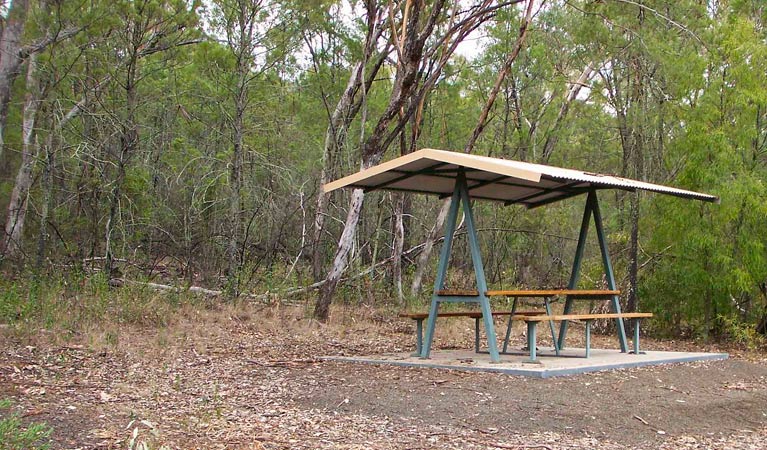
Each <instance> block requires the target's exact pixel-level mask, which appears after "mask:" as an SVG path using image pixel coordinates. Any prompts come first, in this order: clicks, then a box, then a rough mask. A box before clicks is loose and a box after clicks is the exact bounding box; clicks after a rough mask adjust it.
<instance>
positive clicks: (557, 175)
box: [323, 149, 719, 208]
mask: <svg viewBox="0 0 767 450" xmlns="http://www.w3.org/2000/svg"><path fill="white" fill-rule="evenodd" d="M460 171H463V172H464V173H465V176H466V180H467V182H468V185H469V194H470V195H471V197H472V198H475V199H482V200H493V201H499V202H504V203H505V204H507V205H511V204H522V205H525V206H527V207H529V208H533V207H536V206H541V205H545V204H548V203H552V202H556V201H559V200H563V199H565V198H569V197H573V196H576V195H579V194H582V193H585V192H588V191H589V190H591V189H623V190H627V191H634V190H636V189H641V190H645V191H651V192H658V193H661V194H667V195H673V196H676V197H682V198H688V199H695V200H702V201H705V202H716V203H718V202H719V198H718V197H716V196H714V195H709V194H703V193H700V192H693V191H687V190H684V189H677V188H673V187H668V186H662V185H659V184H652V183H646V182H644V181H637V180H631V179H628V178H620V177H616V176H612V175H602V174H598V173H592V172H583V171H580V170H573V169H563V168H560V167H552V166H544V165H542V164H532V163H527V162H522V161H512V160H507V159H500V158H491V157H488V156H477V155H469V154H466V153H458V152H448V151H444V150H434V149H423V150H419V151H417V152H413V153H410V154H408V155H405V156H401V157H399V158H396V159H393V160H391V161H387V162H385V163H382V164H379V165H377V166H373V167H371V168H369V169H365V170H362V171H360V172H357V173H355V174H353V175H349V176H347V177H344V178H341V179H339V180H336V181H333V182H331V183H328V184H326V185H325V186H323V190H324V191H325V192H330V191H333V190H335V189H339V188H343V187H353V188H362V189H365V191H373V190H378V189H385V190H391V191H406V192H418V193H423V194H434V195H439V196H441V197H448V196H450V195H451V194H452V193H453V187H454V184H455V179H456V177H457V175H458V173H459V172H460Z"/></svg>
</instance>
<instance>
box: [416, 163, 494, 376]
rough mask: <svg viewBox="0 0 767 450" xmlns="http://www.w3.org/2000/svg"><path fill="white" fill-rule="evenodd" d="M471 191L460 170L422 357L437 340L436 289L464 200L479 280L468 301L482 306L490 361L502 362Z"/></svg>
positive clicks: (442, 278)
mask: <svg viewBox="0 0 767 450" xmlns="http://www.w3.org/2000/svg"><path fill="white" fill-rule="evenodd" d="M469 200H470V199H469V190H468V187H467V183H466V177H465V176H464V174H463V173H459V175H458V178H457V180H456V183H455V188H454V189H453V196H452V200H451V203H450V211H449V212H448V217H447V223H446V224H445V239H444V242H443V244H442V252H441V253H440V258H439V266H438V268H437V278H436V280H435V282H434V293H433V294H432V297H431V307H430V308H429V319H428V324H427V326H426V337H425V339H424V342H423V346H422V347H421V358H424V359H426V358H428V357H429V354H430V352H431V344H432V341H433V339H434V328H435V325H436V321H437V314H438V312H439V303H440V296H439V295H438V294H437V292H438V291H439V290H441V289H443V288H444V284H445V277H446V275H447V268H448V264H449V262H450V251H451V250H452V246H453V234H454V233H455V225H456V222H457V218H458V206H459V203H463V211H464V217H465V221H466V231H467V234H468V236H469V249H470V251H471V259H472V263H473V265H474V275H475V278H476V283H477V291H478V296H477V297H476V298H475V299H472V300H469V299H467V300H466V301H467V302H478V303H479V305H480V308H481V309H482V319H483V322H484V325H485V332H486V334H487V340H488V342H487V346H488V352H489V353H490V360H491V361H493V362H499V361H500V356H499V355H498V344H497V342H496V336H495V327H494V324H493V315H492V312H491V310H490V302H489V300H488V299H487V296H486V294H485V293H486V292H487V282H486V280H485V270H484V267H483V265H482V255H481V253H480V249H479V240H478V239H477V229H476V226H475V223H474V214H473V212H472V208H471V203H470V201H469Z"/></svg>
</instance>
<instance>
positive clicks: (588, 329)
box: [586, 320, 593, 358]
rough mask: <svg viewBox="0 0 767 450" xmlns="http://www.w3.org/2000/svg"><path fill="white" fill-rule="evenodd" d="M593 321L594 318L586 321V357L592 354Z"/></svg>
mask: <svg viewBox="0 0 767 450" xmlns="http://www.w3.org/2000/svg"><path fill="white" fill-rule="evenodd" d="M591 322H593V320H587V321H586V358H588V357H589V356H591Z"/></svg>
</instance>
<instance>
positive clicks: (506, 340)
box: [503, 297, 517, 353]
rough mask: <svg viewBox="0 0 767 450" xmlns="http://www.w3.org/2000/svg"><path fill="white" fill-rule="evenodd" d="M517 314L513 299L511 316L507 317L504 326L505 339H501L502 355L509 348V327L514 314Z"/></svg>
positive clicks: (512, 321) (515, 303)
mask: <svg viewBox="0 0 767 450" xmlns="http://www.w3.org/2000/svg"><path fill="white" fill-rule="evenodd" d="M515 312H517V297H514V303H512V304H511V315H510V316H509V324H508V325H507V326H506V337H505V338H504V339H503V353H506V350H507V349H508V348H509V339H510V338H511V325H512V323H514V320H512V319H513V318H514V313H515Z"/></svg>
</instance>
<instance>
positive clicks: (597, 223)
mask: <svg viewBox="0 0 767 450" xmlns="http://www.w3.org/2000/svg"><path fill="white" fill-rule="evenodd" d="M586 201H587V202H589V203H591V210H592V211H593V213H594V228H596V230H597V238H598V239H599V250H600V251H601V252H602V264H603V265H604V268H605V277H606V278H607V288H608V289H610V290H615V275H614V274H613V265H612V263H611V262H610V250H609V249H608V248H607V237H606V236H605V230H604V228H603V227H602V214H601V213H600V212H599V201H598V200H597V193H596V191H591V192H589V197H588V199H587V200H586ZM612 304H613V312H614V313H616V314H620V313H621V302H620V298H618V296H617V295H613V296H612ZM615 324H616V325H617V326H618V340H619V341H620V344H621V352H622V353H626V352H627V351H628V344H627V342H626V329H625V328H624V327H623V319H621V318H617V319H615Z"/></svg>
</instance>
